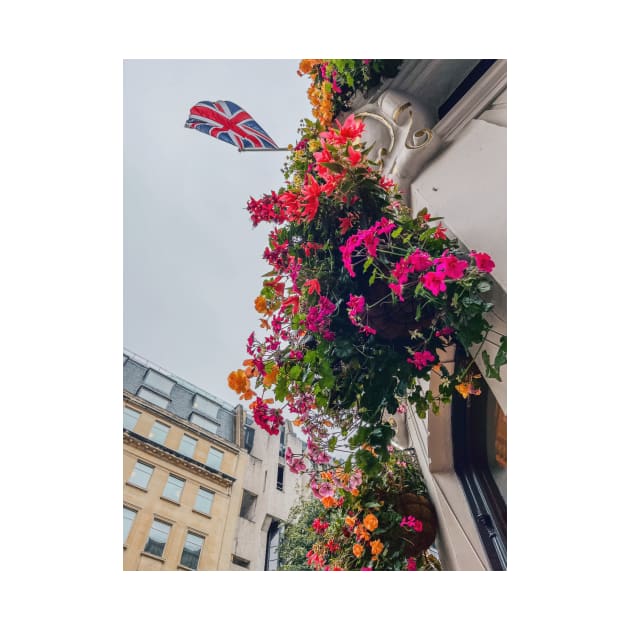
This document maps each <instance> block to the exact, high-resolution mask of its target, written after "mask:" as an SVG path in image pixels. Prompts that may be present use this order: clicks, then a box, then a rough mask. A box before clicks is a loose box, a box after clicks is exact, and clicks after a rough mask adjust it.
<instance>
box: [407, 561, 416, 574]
mask: <svg viewBox="0 0 630 630" xmlns="http://www.w3.org/2000/svg"><path fill="white" fill-rule="evenodd" d="M417 569H418V565H417V564H416V559H415V558H407V571H417Z"/></svg>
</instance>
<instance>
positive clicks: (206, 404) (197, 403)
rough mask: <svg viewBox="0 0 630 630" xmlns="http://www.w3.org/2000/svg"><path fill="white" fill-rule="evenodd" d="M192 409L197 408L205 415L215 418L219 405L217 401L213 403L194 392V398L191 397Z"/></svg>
mask: <svg viewBox="0 0 630 630" xmlns="http://www.w3.org/2000/svg"><path fill="white" fill-rule="evenodd" d="M193 409H199V411H201V413H204V414H205V415H206V416H210V417H211V418H216V417H217V414H218V412H219V409H220V407H219V405H217V403H214V402H212V401H211V400H208V399H207V398H204V397H203V396H200V395H199V394H195V398H194V399H193Z"/></svg>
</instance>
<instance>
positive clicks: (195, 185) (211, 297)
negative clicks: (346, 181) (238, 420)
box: [121, 60, 311, 404]
mask: <svg viewBox="0 0 630 630" xmlns="http://www.w3.org/2000/svg"><path fill="white" fill-rule="evenodd" d="M298 63H299V60H271V61H265V60H249V61H248V60H232V61H230V60H215V61H203V60H194V61H186V60H131V61H125V63H124V94H123V97H124V139H123V143H124V184H123V185H124V234H123V238H124V262H123V269H124V305H123V315H124V346H125V348H127V349H128V350H131V351H132V352H136V353H137V354H140V355H141V356H143V357H145V358H146V359H148V360H150V361H153V362H154V363H157V364H158V365H160V366H161V367H163V368H165V369H167V370H169V371H171V372H173V373H174V374H176V375H178V376H181V377H182V378H185V379H186V380H188V381H190V382H191V383H193V384H194V385H197V386H199V387H202V388H204V389H206V390H207V391H209V392H210V393H212V394H214V395H216V396H218V397H220V398H223V399H224V400H226V401H227V402H230V403H232V404H236V403H237V402H238V396H237V395H236V394H235V393H234V392H232V390H230V389H229V388H228V386H227V383H226V379H227V375H228V373H229V372H230V371H232V370H233V369H236V368H238V367H241V364H242V361H243V360H244V359H245V358H247V355H246V354H245V341H246V338H247V336H248V335H249V333H250V332H251V331H252V330H256V331H257V333H258V331H259V330H260V329H259V328H258V317H259V316H258V314H257V313H256V312H255V310H254V307H253V301H254V298H255V297H256V295H258V292H259V291H260V288H261V283H262V280H261V275H262V274H263V273H266V272H267V271H268V270H269V267H268V265H267V264H266V263H265V262H264V261H263V260H262V252H263V250H264V247H265V245H266V242H267V234H268V232H269V226H268V224H261V225H259V226H258V227H257V228H256V229H254V228H253V227H252V224H251V222H250V220H249V213H248V212H247V211H246V210H245V205H246V203H247V200H248V199H249V197H250V195H252V196H254V197H259V196H260V195H262V194H263V193H266V192H269V191H271V190H272V189H276V190H277V188H278V187H279V186H281V185H282V183H283V176H282V173H281V168H282V165H283V163H284V161H285V159H286V156H287V153H286V152H253V153H249V154H246V153H239V152H238V150H237V149H236V147H233V146H231V145H229V144H227V143H225V142H221V141H219V140H216V139H214V138H211V137H210V136H208V135H206V134H202V133H200V132H198V131H195V130H192V129H186V128H185V127H184V122H185V121H186V118H187V117H188V110H189V109H190V107H192V106H193V105H194V104H195V103H197V102H198V101H200V100H211V101H214V100H231V101H233V102H235V103H237V104H238V105H240V106H241V107H243V108H244V109H245V110H247V111H248V112H249V113H250V114H251V115H252V116H253V117H254V119H255V120H256V121H257V122H258V123H259V124H260V125H261V126H262V127H263V129H264V130H265V131H266V132H267V133H268V134H269V135H270V136H271V137H272V138H273V139H274V140H275V141H276V143H277V144H278V145H279V146H286V145H287V143H293V144H294V143H295V140H296V138H297V129H298V125H299V121H300V119H302V118H304V117H311V112H310V104H309V102H308V99H307V95H306V90H307V88H308V85H309V83H308V80H307V78H306V77H298V76H297V74H296V71H297V67H298ZM121 350H122V349H121Z"/></svg>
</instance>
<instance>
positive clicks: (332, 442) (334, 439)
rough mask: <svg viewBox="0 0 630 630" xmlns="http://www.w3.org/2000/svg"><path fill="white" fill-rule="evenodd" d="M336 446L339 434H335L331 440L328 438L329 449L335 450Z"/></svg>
mask: <svg viewBox="0 0 630 630" xmlns="http://www.w3.org/2000/svg"><path fill="white" fill-rule="evenodd" d="M335 446H337V436H336V435H333V436H332V437H331V438H330V440H328V450H329V451H334V450H335Z"/></svg>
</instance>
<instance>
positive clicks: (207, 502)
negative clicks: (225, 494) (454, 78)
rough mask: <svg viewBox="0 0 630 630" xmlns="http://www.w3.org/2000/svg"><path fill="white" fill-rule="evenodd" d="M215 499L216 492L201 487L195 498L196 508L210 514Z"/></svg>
mask: <svg viewBox="0 0 630 630" xmlns="http://www.w3.org/2000/svg"><path fill="white" fill-rule="evenodd" d="M213 501H214V492H210V490H206V489H205V488H199V492H197V499H196V500H195V510H197V512H201V513H203V514H210V510H211V509H212V502H213Z"/></svg>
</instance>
